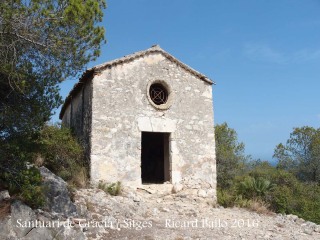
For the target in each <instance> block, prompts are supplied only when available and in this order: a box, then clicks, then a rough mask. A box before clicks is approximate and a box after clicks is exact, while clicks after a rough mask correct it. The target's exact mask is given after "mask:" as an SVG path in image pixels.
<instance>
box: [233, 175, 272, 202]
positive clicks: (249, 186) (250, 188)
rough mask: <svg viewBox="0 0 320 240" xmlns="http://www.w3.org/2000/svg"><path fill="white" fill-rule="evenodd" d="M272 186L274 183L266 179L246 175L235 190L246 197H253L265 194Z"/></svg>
mask: <svg viewBox="0 0 320 240" xmlns="http://www.w3.org/2000/svg"><path fill="white" fill-rule="evenodd" d="M274 187H275V185H274V184H272V183H271V182H270V181H269V180H267V179H264V178H261V177H259V178H255V177H251V176H247V177H246V178H245V179H244V181H242V182H240V183H239V184H238V186H237V192H238V194H239V195H242V196H244V197H246V198H247V199H253V198H257V197H264V196H266V194H267V193H268V192H269V191H271V190H272V189H273V188H274Z"/></svg>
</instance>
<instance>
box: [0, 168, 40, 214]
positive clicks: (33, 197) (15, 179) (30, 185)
mask: <svg viewBox="0 0 320 240" xmlns="http://www.w3.org/2000/svg"><path fill="white" fill-rule="evenodd" d="M3 184H4V185H5V188H7V189H8V191H9V193H10V195H11V196H13V197H15V198H18V199H20V200H22V201H23V202H24V203H26V204H27V205H29V206H30V207H32V208H39V207H41V206H43V204H44V202H45V198H44V189H43V187H42V178H41V175H40V172H39V170H38V169H37V168H35V167H30V168H28V167H27V166H23V165H21V166H20V168H15V172H7V173H4V174H3Z"/></svg>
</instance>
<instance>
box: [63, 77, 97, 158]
mask: <svg viewBox="0 0 320 240" xmlns="http://www.w3.org/2000/svg"><path fill="white" fill-rule="evenodd" d="M91 106H92V80H88V81H87V82H86V83H85V84H84V86H83V87H82V90H81V91H80V92H79V93H78V94H77V95H76V96H74V97H73V99H72V101H71V102H70V104H69V105H68V107H67V109H66V110H65V112H64V115H63V118H62V124H63V125H65V126H67V127H70V128H71V129H72V130H73V131H74V133H75V135H76V136H77V137H78V138H79V140H80V142H81V143H82V145H83V146H84V148H85V154H86V157H87V160H88V161H89V160H90V149H91V139H90V138H91V122H92V121H91V120H92V118H91V117H92V115H91V110H92V107H91Z"/></svg>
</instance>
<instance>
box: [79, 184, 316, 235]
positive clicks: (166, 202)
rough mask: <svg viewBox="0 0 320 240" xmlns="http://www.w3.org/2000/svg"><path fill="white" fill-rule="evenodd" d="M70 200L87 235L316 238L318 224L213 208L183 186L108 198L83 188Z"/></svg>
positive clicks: (96, 191)
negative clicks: (179, 189) (169, 190)
mask: <svg viewBox="0 0 320 240" xmlns="http://www.w3.org/2000/svg"><path fill="white" fill-rule="evenodd" d="M76 204H77V206H78V207H79V208H80V212H81V214H82V216H83V217H84V218H83V220H81V221H83V224H81V223H80V224H81V225H82V226H84V225H86V226H84V228H83V230H84V235H85V236H86V237H87V238H89V239H150V240H151V239H175V240H180V239H181V240H182V239H299V240H300V239H320V226H319V225H316V224H314V223H311V222H306V221H304V220H303V219H300V218H298V217H297V216H294V215H288V216H286V215H277V214H268V215H266V214H257V213H255V212H250V211H248V210H245V209H239V208H222V207H213V206H212V204H211V203H210V202H207V201H206V200H204V199H201V198H194V197H189V196H188V195H186V194H184V193H183V191H182V192H179V193H177V194H169V193H168V194H165V193H163V191H162V192H161V193H157V192H152V193H151V192H150V190H143V189H140V190H139V189H138V190H137V191H135V192H134V193H133V192H129V191H127V192H124V193H123V195H122V196H113V197H112V196H109V195H107V194H106V193H104V192H103V191H101V190H98V189H83V190H79V191H77V193H76ZM88 220H89V221H88ZM90 220H94V221H93V222H90ZM99 223H100V226H99ZM89 225H91V226H89Z"/></svg>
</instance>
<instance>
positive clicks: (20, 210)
mask: <svg viewBox="0 0 320 240" xmlns="http://www.w3.org/2000/svg"><path fill="white" fill-rule="evenodd" d="M35 220H36V215H35V213H34V212H33V211H32V209H31V208H30V207H28V206H27V205H25V204H23V203H22V202H20V201H18V200H16V201H14V202H13V203H12V204H11V226H12V229H13V231H14V232H15V233H16V235H17V237H18V238H21V237H24V236H25V235H27V233H28V232H30V230H31V229H32V228H33V227H34V226H32V223H34V221H35Z"/></svg>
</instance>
